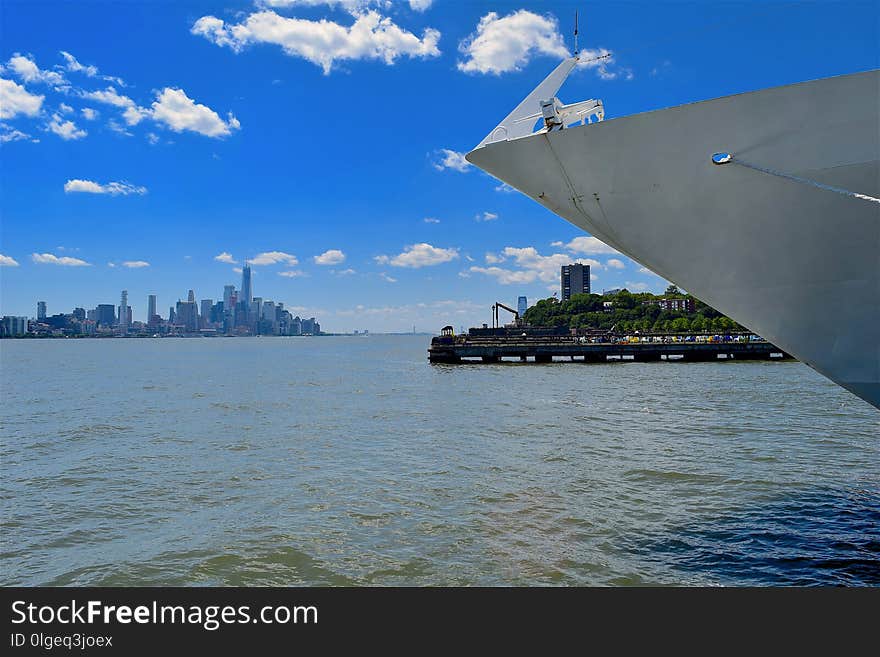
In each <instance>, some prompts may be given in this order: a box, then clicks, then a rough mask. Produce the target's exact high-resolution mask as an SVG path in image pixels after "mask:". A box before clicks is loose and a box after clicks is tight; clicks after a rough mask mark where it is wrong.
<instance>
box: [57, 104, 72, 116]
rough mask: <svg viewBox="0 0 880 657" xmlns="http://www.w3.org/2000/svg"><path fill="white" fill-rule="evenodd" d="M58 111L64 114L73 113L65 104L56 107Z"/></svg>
mask: <svg viewBox="0 0 880 657" xmlns="http://www.w3.org/2000/svg"><path fill="white" fill-rule="evenodd" d="M58 109H60V110H61V111H62V112H64V113H65V114H70V113H71V112H72V111H73V108H72V107H71V106H70V105H68V104H67V103H61V104H60V105H59V106H58Z"/></svg>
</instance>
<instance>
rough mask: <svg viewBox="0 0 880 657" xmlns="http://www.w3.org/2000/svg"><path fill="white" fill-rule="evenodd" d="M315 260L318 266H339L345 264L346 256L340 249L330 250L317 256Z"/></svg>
mask: <svg viewBox="0 0 880 657" xmlns="http://www.w3.org/2000/svg"><path fill="white" fill-rule="evenodd" d="M314 260H315V264H316V265H339V264H342V263H343V262H345V254H344V253H343V252H342V251H340V250H339V249H330V250H329V251H324V253H322V254H321V255H316V256H315V258H314Z"/></svg>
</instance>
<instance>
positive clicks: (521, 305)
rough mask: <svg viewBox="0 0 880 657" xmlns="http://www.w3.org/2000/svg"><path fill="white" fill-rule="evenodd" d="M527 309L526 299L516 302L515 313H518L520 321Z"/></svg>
mask: <svg viewBox="0 0 880 657" xmlns="http://www.w3.org/2000/svg"><path fill="white" fill-rule="evenodd" d="M528 309H529V300H528V299H527V298H526V297H520V298H519V299H517V300H516V311H517V312H518V313H519V316H520V319H522V317H523V315H525V314H526V311H527V310H528Z"/></svg>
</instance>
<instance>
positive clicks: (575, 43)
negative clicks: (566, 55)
mask: <svg viewBox="0 0 880 657" xmlns="http://www.w3.org/2000/svg"><path fill="white" fill-rule="evenodd" d="M577 54H578V12H577V9H575V11H574V56H575V57H577Z"/></svg>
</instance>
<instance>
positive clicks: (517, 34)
mask: <svg viewBox="0 0 880 657" xmlns="http://www.w3.org/2000/svg"><path fill="white" fill-rule="evenodd" d="M458 50H459V52H460V53H461V54H462V55H463V56H464V59H463V60H461V61H459V62H458V69H459V70H460V71H464V72H465V73H482V74H487V73H490V74H494V75H500V74H501V73H508V72H510V71H518V70H520V69H521V68H522V67H523V66H525V65H526V64H528V63H529V61H531V59H532V57H534V56H535V55H549V56H552V57H556V58H563V57H568V55H569V53H568V49H567V48H566V47H565V42H564V41H563V38H562V35H561V34H560V33H559V23H558V22H557V21H556V19H555V18H553V17H552V16H540V15H538V14H534V13H532V12H530V11H526V10H525V9H520V10H519V11H515V12H513V13H511V14H508V15H507V16H502V17H499V16H498V14H497V13H496V12H494V11H493V12H489V13H488V14H486V15H485V16H483V17H482V18H481V19H480V22H479V24H477V30H476V32H475V33H473V34H471V35H470V36H469V37H467V38H466V39H465V40H464V41H462V42H461V43H460V44H459V47H458Z"/></svg>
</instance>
